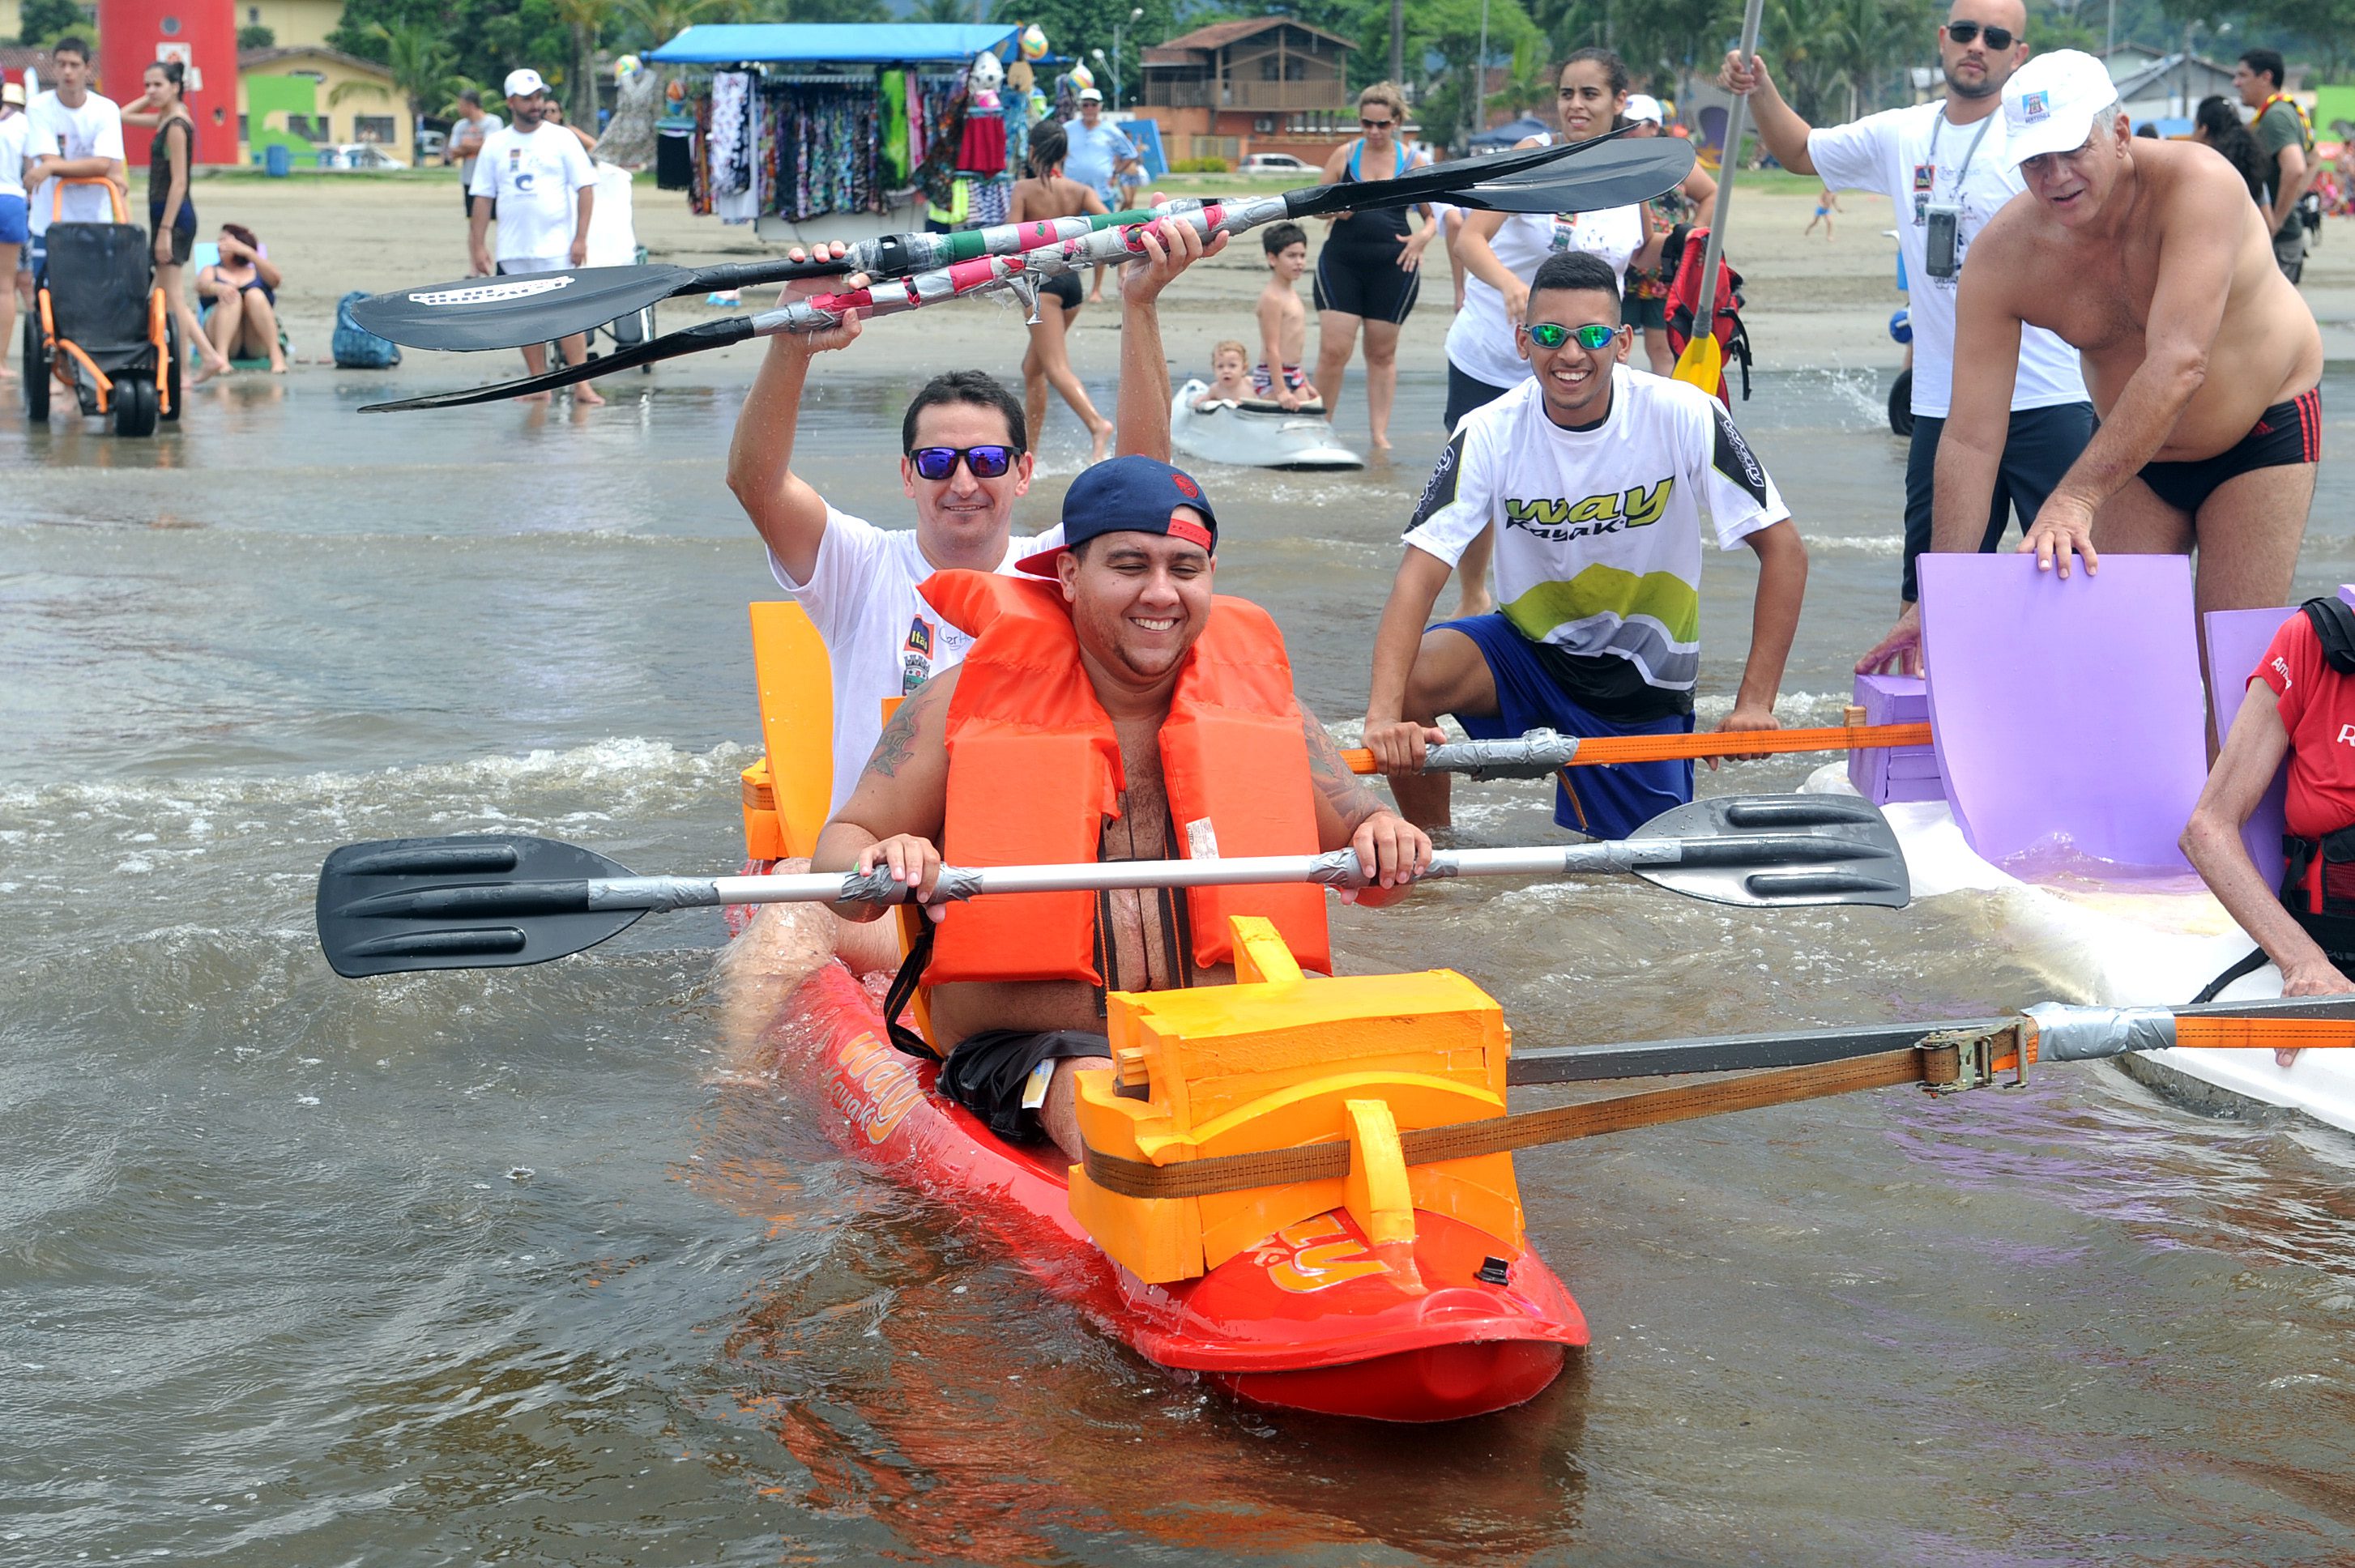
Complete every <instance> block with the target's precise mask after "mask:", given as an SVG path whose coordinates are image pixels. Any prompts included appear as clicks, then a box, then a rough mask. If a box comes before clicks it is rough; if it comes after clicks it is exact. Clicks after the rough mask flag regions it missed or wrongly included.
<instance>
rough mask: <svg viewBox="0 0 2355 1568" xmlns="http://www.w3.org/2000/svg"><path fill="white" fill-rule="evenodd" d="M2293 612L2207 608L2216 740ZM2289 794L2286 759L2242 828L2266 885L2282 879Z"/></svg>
mask: <svg viewBox="0 0 2355 1568" xmlns="http://www.w3.org/2000/svg"><path fill="white" fill-rule="evenodd" d="M2340 591H2342V592H2344V591H2345V590H2344V589H2342V590H2340ZM2296 613H2297V611H2296V610H2295V609H2212V610H2210V611H2209V612H2208V614H2207V615H2206V616H2205V617H2204V618H2203V619H2204V620H2206V621H2207V630H2208V673H2209V683H2210V691H2209V702H2210V704H2211V706H2213V707H2214V709H2215V711H2216V737H2217V739H2218V740H2219V741H2222V739H2223V737H2224V736H2228V735H2230V734H2232V718H2233V715H2236V714H2238V713H2239V712H2240V711H2241V701H2242V699H2243V698H2244V697H2246V696H2247V695H2248V694H2249V676H2250V675H2251V674H2253V673H2254V672H2255V670H2256V668H2257V661H2258V660H2259V659H2262V658H2263V657H2264V652H2265V645H2266V644H2267V643H2269V642H2271V641H2273V640H2274V633H2275V632H2276V631H2279V630H2281V625H2282V622H2283V621H2285V620H2288V619H2289V618H2290V617H2291V616H2293V615H2296ZM2288 793H2289V764H2288V762H2286V761H2285V762H2283V764H2282V766H2281V770H2280V771H2279V772H2277V773H2275V775H2274V781H2273V784H2272V786H2271V787H2270V788H2268V789H2266V790H2265V794H2264V800H2259V801H2258V802H2257V809H2256V810H2254V811H2252V812H2250V813H2249V820H2248V821H2246V822H2245V823H2243V825H2242V828H2241V842H2243V843H2244V844H2246V845H2248V846H2249V858H2250V859H2251V860H2253V861H2254V862H2255V863H2256V866H2257V874H2258V875H2260V876H2262V877H2264V879H2265V880H2266V881H2267V882H2268V883H2275V882H2279V881H2280V880H2281V866H2282V847H2281V842H2282V802H2283V801H2284V800H2285V799H2286V797H2287V795H2288Z"/></svg>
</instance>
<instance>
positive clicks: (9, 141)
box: [0, 110, 33, 196]
mask: <svg viewBox="0 0 2355 1568" xmlns="http://www.w3.org/2000/svg"><path fill="white" fill-rule="evenodd" d="M32 133H33V122H32V121H30V120H29V119H27V118H26V115H25V112H24V111H22V110H18V111H16V113H14V114H11V115H9V116H8V117H7V118H6V119H5V120H0V196H23V195H24V194H25V146H26V143H27V141H28V140H29V139H30V138H31V136H32Z"/></svg>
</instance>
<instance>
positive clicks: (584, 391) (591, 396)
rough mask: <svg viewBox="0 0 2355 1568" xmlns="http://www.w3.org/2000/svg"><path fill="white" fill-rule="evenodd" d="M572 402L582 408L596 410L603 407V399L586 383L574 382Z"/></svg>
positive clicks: (595, 389)
mask: <svg viewBox="0 0 2355 1568" xmlns="http://www.w3.org/2000/svg"><path fill="white" fill-rule="evenodd" d="M572 401H573V402H574V403H575V404H577V405H578V406H580V407H581V408H602V407H603V406H604V402H605V399H604V397H603V395H602V394H601V393H600V392H599V391H598V390H597V388H595V387H591V386H590V385H589V383H587V382H586V381H576V382H574V383H573V384H572Z"/></svg>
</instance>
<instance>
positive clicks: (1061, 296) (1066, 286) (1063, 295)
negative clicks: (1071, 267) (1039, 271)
mask: <svg viewBox="0 0 2355 1568" xmlns="http://www.w3.org/2000/svg"><path fill="white" fill-rule="evenodd" d="M1039 293H1040V294H1041V295H1043V296H1045V297H1046V298H1048V299H1052V300H1060V301H1062V302H1063V308H1064V309H1065V310H1067V311H1076V310H1078V309H1079V308H1080V275H1079V274H1078V273H1077V272H1056V273H1053V274H1051V275H1050V276H1049V278H1048V279H1047V281H1045V282H1043V283H1041V284H1039Z"/></svg>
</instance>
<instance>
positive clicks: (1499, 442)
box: [1366, 251, 1807, 838]
mask: <svg viewBox="0 0 2355 1568" xmlns="http://www.w3.org/2000/svg"><path fill="white" fill-rule="evenodd" d="M1619 318H1620V302H1619V285H1618V280H1617V278H1616V277H1615V276H1614V273H1613V271H1612V269H1611V266H1610V264H1609V263H1608V262H1606V261H1604V260H1602V259H1601V258H1599V257H1596V256H1592V255H1587V254H1584V253H1582V252H1578V251H1569V252H1565V253H1563V254H1561V255H1559V256H1555V257H1551V258H1550V259H1548V260H1547V261H1546V262H1545V264H1544V265H1543V266H1541V267H1540V269H1539V270H1538V273H1537V277H1536V279H1535V281H1533V282H1532V283H1531V284H1530V287H1529V304H1528V307H1527V309H1526V311H1525V313H1524V314H1523V319H1522V321H1521V322H1520V323H1519V325H1518V328H1517V330H1516V331H1515V334H1514V342H1515V344H1517V345H1518V348H1519V351H1520V353H1521V355H1523V356H1524V357H1525V358H1527V359H1528V360H1529V368H1530V370H1531V371H1532V373H1533V374H1532V375H1531V376H1529V379H1528V380H1526V381H1523V382H1522V383H1521V384H1520V385H1519V386H1518V387H1515V388H1513V389H1512V390H1511V391H1509V392H1508V393H1506V394H1505V395H1504V396H1503V397H1499V398H1497V400H1496V401H1495V402H1492V403H1490V404H1488V405H1487V406H1486V407H1484V408H1477V409H1476V410H1474V411H1473V412H1472V413H1471V414H1469V415H1467V416H1466V417H1465V418H1464V420H1463V422H1462V423H1460V424H1459V425H1458V426H1457V427H1456V429H1455V435H1454V437H1453V438H1452V439H1451V440H1450V441H1449V443H1448V447H1447V450H1446V451H1445V452H1444V453H1443V454H1442V455H1441V457H1440V460H1439V467H1438V469H1437V471H1435V472H1433V475H1432V478H1431V483H1430V484H1429V486H1428V487H1426V488H1425V489H1424V491H1423V500H1422V502H1421V503H1420V504H1419V505H1418V506H1417V507H1416V509H1415V514H1414V518H1413V521H1412V524H1409V527H1408V532H1407V535H1406V557H1405V559H1404V560H1403V561H1402V562H1401V564H1400V567H1399V571H1398V577H1397V578H1396V579H1395V581H1393V582H1392V584H1391V598H1390V603H1389V605H1388V606H1387V607H1386V608H1385V609H1384V610H1383V611H1382V622H1381V629H1380V631H1379V632H1378V633H1377V634H1376V637H1375V642H1374V669H1373V683H1372V684H1373V690H1372V695H1371V697H1370V699H1369V702H1368V703H1367V706H1366V745H1367V747H1368V748H1369V749H1370V750H1371V751H1372V752H1373V754H1374V758H1375V760H1376V761H1377V763H1379V764H1380V767H1381V769H1382V771H1383V772H1385V773H1387V774H1388V775H1390V779H1391V789H1392V791H1393V792H1394V793H1395V794H1396V795H1397V797H1398V803H1399V811H1400V814H1401V815H1402V816H1404V817H1405V818H1406V819H1407V820H1408V821H1411V822H1413V823H1414V824H1416V825H1417V826H1419V827H1426V828H1428V827H1441V826H1444V825H1445V824H1446V822H1447V820H1448V787H1447V779H1446V776H1445V775H1444V774H1441V775H1435V776H1433V777H1430V778H1425V777H1423V774H1422V773H1421V771H1420V769H1421V768H1422V765H1423V749H1424V747H1426V746H1427V745H1428V744H1429V743H1430V742H1431V741H1433V740H1434V739H1437V738H1440V737H1441V735H1442V732H1441V731H1440V730H1438V729H1437V728H1436V727H1435V721H1436V720H1437V719H1438V717H1439V715H1442V714H1453V715H1455V717H1456V718H1457V719H1458V720H1459V721H1461V722H1462V724H1463V726H1464V727H1465V730H1466V731H1468V732H1469V733H1470V734H1472V735H1474V736H1479V737H1484V738H1486V737H1501V736H1516V735H1519V734H1521V733H1522V732H1524V731H1526V730H1530V729H1536V728H1541V727H1545V728H1552V729H1556V730H1560V731H1561V732H1562V733H1563V734H1565V735H1578V736H1590V735H1605V736H1616V735H1657V734H1681V733H1685V732H1689V730H1691V728H1692V727H1693V694H1694V691H1695V688H1696V687H1697V686H1698V684H1699V682H1700V566H1701V520H1702V515H1703V513H1704V511H1705V512H1706V514H1707V515H1708V518H1709V521H1710V524H1711V525H1712V527H1713V530H1714V532H1715V534H1716V535H1717V543H1718V546H1719V548H1721V549H1732V547H1733V546H1736V545H1747V546H1749V547H1750V548H1751V550H1752V551H1753V552H1754V553H1755V554H1756V555H1757V557H1758V567H1759V570H1758V592H1757V599H1756V603H1755V607H1754V609H1753V612H1752V621H1751V635H1750V658H1749V662H1748V663H1747V664H1746V666H1745V667H1744V668H1743V670H1742V681H1741V684H1740V687H1739V688H1738V690H1737V691H1736V692H1735V694H1734V698H1733V707H1732V712H1731V713H1729V714H1728V715H1726V716H1725V718H1724V719H1723V720H1722V721H1721V722H1720V724H1719V725H1718V726H1717V727H1718V728H1720V729H1721V730H1740V729H1773V728H1774V727H1775V719H1774V694H1775V691H1776V689H1777V687H1779V686H1780V685H1781V683H1782V679H1783V665H1784V662H1785V659H1786V658H1787V657H1788V656H1789V653H1790V651H1791V638H1792V634H1793V632H1794V631H1795V630H1796V628H1797V625H1798V620H1799V601H1800V599H1801V597H1802V595H1803V594H1804V593H1805V592H1806V581H1807V552H1806V546H1804V545H1802V544H1801V543H1800V541H1799V535H1798V530H1797V528H1796V527H1795V526H1794V525H1793V524H1792V522H1791V520H1790V518H1791V514H1790V513H1789V511H1788V510H1787V509H1785V507H1784V505H1783V503H1782V498H1781V497H1780V496H1779V495H1777V494H1776V493H1775V491H1774V482H1773V481H1772V480H1770V479H1768V478H1767V477H1766V471H1765V469H1764V467H1763V466H1762V465H1761V464H1760V463H1759V461H1758V459H1757V457H1756V455H1755V454H1754V453H1753V452H1752V451H1751V450H1750V447H1749V443H1747V442H1746V441H1744V440H1742V432H1741V431H1739V430H1737V429H1734V427H1733V420H1732V416H1731V415H1729V414H1728V413H1727V412H1726V410H1725V407H1724V405H1723V404H1721V403H1720V402H1718V400H1717V399H1715V398H1714V397H1710V396H1709V395H1708V394H1706V393H1704V392H1702V391H1701V390H1700V388H1698V387H1688V386H1686V385H1684V384H1683V383H1681V382H1677V381H1672V380H1669V379H1668V378H1666V377H1663V376H1654V375H1652V374H1651V373H1650V372H1648V371H1644V370H1637V369H1634V368H1632V367H1631V366H1629V365H1628V364H1627V362H1626V361H1627V351H1628V348H1629V346H1630V344H1632V343H1633V341H1634V334H1633V333H1632V332H1631V331H1630V330H1629V329H1628V328H1626V327H1625V326H1622V325H1621V324H1620V319H1619ZM1492 528H1493V529H1494V530H1495V532H1496V565H1497V604H1498V605H1499V607H1500V608H1499V609H1498V610H1497V612H1496V613H1495V614H1491V615H1476V616H1469V617H1465V618H1463V619H1461V620H1452V621H1449V622H1447V623H1445V624H1444V625H1441V626H1433V627H1429V629H1428V630H1426V625H1427V623H1428V621H1429V620H1430V618H1431V609H1432V606H1433V603H1435V602H1436V601H1437V599H1438V597H1439V594H1440V590H1441V589H1443V588H1445V587H1446V586H1447V579H1448V577H1450V576H1451V575H1452V574H1453V573H1454V572H1455V570H1457V569H1458V567H1459V563H1461V564H1462V567H1463V569H1466V570H1469V569H1471V565H1470V563H1471V560H1472V556H1470V555H1469V554H1467V552H1468V551H1469V549H1470V546H1472V544H1473V542H1474V541H1475V540H1476V539H1477V538H1479V537H1480V536H1481V535H1483V534H1485V533H1487V532H1488V531H1489V530H1490V529H1492ZM1691 799H1692V764H1691V763H1689V762H1655V763H1635V764H1623V765H1620V766H1618V767H1613V768H1579V769H1577V776H1576V778H1575V779H1574V781H1573V780H1572V779H1571V778H1570V776H1569V775H1567V774H1565V775H1564V776H1563V779H1562V782H1561V786H1560V792H1559V794H1558V795H1557V797H1556V800H1555V805H1554V821H1557V822H1560V823H1561V825H1562V826H1564V827H1567V828H1574V829H1576V830H1578V831H1579V832H1583V833H1587V834H1590V835H1593V836H1594V837H1597V838H1617V837H1621V836H1623V835H1625V834H1626V833H1628V832H1632V831H1633V830H1634V829H1636V827H1638V826H1640V825H1641V824H1642V823H1643V822H1645V821H1647V820H1649V819H1650V818H1652V817H1653V816H1656V815H1657V814H1658V813H1659V812H1661V811H1664V810H1668V808H1669V807H1671V806H1674V805H1678V804H1680V803H1682V802H1684V801H1686V800H1691Z"/></svg>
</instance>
